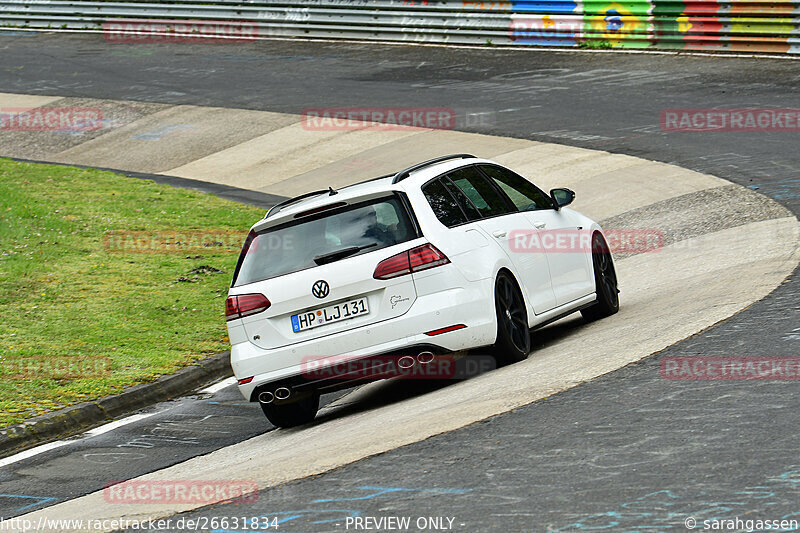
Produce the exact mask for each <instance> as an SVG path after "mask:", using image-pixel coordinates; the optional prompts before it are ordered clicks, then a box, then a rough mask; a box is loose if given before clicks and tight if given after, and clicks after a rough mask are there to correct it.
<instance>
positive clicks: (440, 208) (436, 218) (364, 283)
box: [226, 154, 619, 427]
mask: <svg viewBox="0 0 800 533" xmlns="http://www.w3.org/2000/svg"><path fill="white" fill-rule="evenodd" d="M574 197H575V194H574V193H573V192H572V191H570V190H569V189H563V188H560V189H553V190H551V191H550V194H549V195H548V194H546V193H544V192H543V191H541V190H540V189H539V188H537V187H536V186H535V185H534V184H533V183H531V182H530V181H528V180H526V179H525V178H523V177H521V176H520V175H518V174H516V173H515V172H513V171H511V170H509V169H508V168H506V167H504V166H502V165H499V164H497V163H494V162H492V161H489V160H486V159H480V158H476V157H474V156H471V155H467V154H457V155H450V156H444V157H439V158H436V159H432V160H430V161H425V162H424V163H420V164H418V165H415V166H413V167H410V168H408V169H405V170H403V171H400V172H398V173H396V174H391V175H388V176H382V177H380V178H375V179H372V180H370V181H366V182H363V183H359V184H356V185H351V186H348V187H343V188H341V189H339V190H333V189H328V190H325V191H316V192H311V193H308V194H304V195H302V196H298V197H296V198H292V199H289V200H286V201H284V202H281V203H279V204H278V205H276V206H274V207H273V208H272V209H270V210H269V212H268V213H267V214H266V216H265V217H264V218H263V219H262V220H260V221H258V222H256V223H255V224H254V225H253V227H252V229H251V231H250V234H249V235H248V237H247V239H246V242H245V244H244V248H243V250H242V253H241V255H240V257H239V262H238V264H237V266H236V271H235V273H234V276H233V283H232V285H231V288H230V291H229V296H228V299H227V302H226V316H227V320H228V332H229V336H230V341H231V345H232V346H231V364H232V366H233V371H234V373H235V375H236V378H237V379H238V383H239V389H240V391H241V392H242V394H243V395H244V397H245V398H246V399H248V400H249V401H258V402H259V403H260V404H261V407H262V409H263V411H264V414H265V415H266V416H267V418H268V419H269V420H270V422H272V423H273V424H274V425H275V426H278V427H290V426H295V425H299V424H303V423H306V422H308V421H310V420H312V419H313V418H314V417H315V416H316V413H317V410H318V408H319V396H320V394H321V393H322V392H328V391H333V390H337V389H342V388H346V387H351V386H353V385H355V384H358V383H361V382H365V381H370V380H373V379H375V378H376V376H377V377H381V376H382V375H380V374H370V375H368V376H367V375H364V374H358V373H356V374H348V373H347V372H344V373H341V372H338V373H337V372H329V373H325V372H319V370H320V369H321V368H322V369H324V368H328V369H330V368H332V367H334V366H336V365H338V364H340V363H341V362H345V363H353V362H357V363H362V362H365V361H380V364H382V365H383V364H396V365H397V366H398V367H399V368H409V367H413V366H415V365H417V366H420V365H426V364H429V363H430V362H431V361H432V360H434V359H435V358H436V357H437V356H446V355H447V354H452V353H456V352H459V353H461V352H464V351H466V350H471V349H474V348H481V347H489V348H491V353H492V354H493V355H494V357H495V359H496V361H497V363H498V364H508V363H513V362H516V361H520V360H523V359H524V358H525V357H526V356H527V354H528V351H529V350H530V330H531V329H533V328H537V327H541V326H543V325H544V324H547V323H549V322H552V321H554V320H557V319H559V318H561V317H563V316H565V315H568V314H570V313H573V312H576V311H580V312H581V313H582V314H583V315H584V317H585V318H586V319H589V320H594V319H597V318H600V317H603V316H607V315H610V314H613V313H615V312H617V310H618V309H619V299H618V292H619V291H618V290H617V278H616V274H615V270H614V265H613V261H612V258H611V254H610V252H609V249H608V245H607V244H606V239H605V237H604V236H603V233H602V230H601V228H600V226H599V225H598V224H597V223H596V222H594V221H592V220H591V219H589V218H588V217H586V216H584V215H582V214H580V213H578V212H577V211H574V210H572V209H569V208H567V207H565V206H567V205H568V204H569V203H570V202H572V200H573V198H574ZM575 235H578V236H579V238H578V239H575ZM548 242H549V243H550V245H543V244H546V243H548ZM553 243H556V244H558V243H560V245H558V246H556V245H554V244H553ZM564 243H566V248H565V247H564ZM576 243H578V244H577V245H576ZM309 369H313V370H314V371H313V372H310V371H309Z"/></svg>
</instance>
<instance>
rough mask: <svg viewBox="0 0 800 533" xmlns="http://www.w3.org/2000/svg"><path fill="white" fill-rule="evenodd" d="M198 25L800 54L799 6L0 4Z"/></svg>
mask: <svg viewBox="0 0 800 533" xmlns="http://www.w3.org/2000/svg"><path fill="white" fill-rule="evenodd" d="M144 21H149V22H151V23H159V22H160V24H155V25H153V24H151V25H150V26H148V25H147V23H146V22H144ZM198 21H204V22H206V23H209V24H213V23H216V22H220V21H225V22H227V23H229V24H236V25H247V27H248V29H249V30H248V31H249V33H248V34H247V35H248V37H249V38H269V37H284V38H286V37H298V38H327V39H336V38H345V39H359V40H374V41H394V42H396V41H400V42H428V43H452V44H497V45H510V44H514V45H539V46H552V45H557V46H581V47H587V48H640V49H648V48H655V49H669V50H706V51H735V52H773V53H788V54H799V53H800V0H771V1H767V0H619V1H613V0H584V1H582V2H581V1H578V0H575V1H572V0H514V1H510V2H493V1H456V0H306V1H304V2H285V1H280V0H257V1H252V2H237V1H233V0H217V1H214V2H208V3H204V4H201V3H196V2H193V1H192V0H173V1H171V2H169V3H166V2H158V3H156V2H147V1H129V2H105V1H95V2H80V1H64V0H5V1H2V0H0V26H16V27H29V28H65V29H87V30H101V31H106V32H111V31H113V32H116V35H117V37H119V36H120V35H124V34H131V35H147V34H148V32H150V33H152V32H153V31H155V30H154V29H153V28H154V27H155V28H157V29H158V31H159V32H160V34H162V35H179V36H183V37H188V36H191V35H198V34H197V33H196V32H197V27H196V24H197V22H198ZM181 22H183V23H187V22H194V23H195V26H191V25H190V26H189V27H188V29H187V25H186V24H183V25H181ZM237 35H238V36H239V37H240V38H241V34H237Z"/></svg>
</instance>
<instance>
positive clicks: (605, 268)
mask: <svg viewBox="0 0 800 533" xmlns="http://www.w3.org/2000/svg"><path fill="white" fill-rule="evenodd" d="M592 265H593V266H594V285H595V291H596V292H597V301H596V303H595V304H594V305H592V306H590V307H587V308H586V309H582V310H581V314H582V315H583V318H584V319H586V320H587V321H589V322H591V321H593V320H598V319H600V318H604V317H607V316H610V315H613V314H614V313H616V312H617V311H619V288H618V287H617V272H616V270H615V269H614V259H613V258H612V257H611V251H610V250H609V249H608V244H606V240H605V239H604V238H603V235H602V234H600V233H599V232H596V233H595V234H594V235H593V236H592Z"/></svg>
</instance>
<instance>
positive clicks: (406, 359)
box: [258, 351, 436, 404]
mask: <svg viewBox="0 0 800 533" xmlns="http://www.w3.org/2000/svg"><path fill="white" fill-rule="evenodd" d="M435 357H436V356H435V355H433V353H432V352H427V351H426V352H420V353H418V354H417V357H416V358H414V357H412V356H410V355H404V356H403V357H401V358H400V359H398V360H397V366H399V367H400V368H402V369H403V370H408V369H409V368H411V367H413V366H414V365H416V364H417V363H419V364H421V365H427V364H428V363H430V362H431V361H433V360H434V358H435ZM291 395H292V391H291V390H290V389H289V388H288V387H278V388H277V389H275V392H270V391H264V392H262V393H260V394H259V395H258V401H259V402H261V403H263V404H270V403H272V402H274V401H275V400H288V399H289V397H290V396H291Z"/></svg>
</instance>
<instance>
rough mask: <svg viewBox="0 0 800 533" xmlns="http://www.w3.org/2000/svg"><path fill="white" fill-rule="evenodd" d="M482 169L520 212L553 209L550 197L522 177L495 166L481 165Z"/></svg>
mask: <svg viewBox="0 0 800 533" xmlns="http://www.w3.org/2000/svg"><path fill="white" fill-rule="evenodd" d="M480 169H481V170H482V171H483V172H484V173H485V174H486V175H487V176H489V177H490V178H491V179H492V180H494V182H495V183H496V184H497V186H498V187H500V188H501V189H503V192H504V193H506V195H507V196H508V197H509V198H510V199H511V202H513V204H514V205H515V206H516V207H517V209H519V210H520V211H535V210H537V209H552V208H553V202H552V200H551V199H550V197H549V196H547V195H546V194H545V193H544V192H542V190H541V189H539V188H538V187H537V186H536V185H534V184H533V183H531V182H529V181H528V180H526V179H525V178H523V177H522V176H520V175H518V174H515V173H514V172H511V171H510V170H508V169H505V168H502V167H496V166H494V165H480Z"/></svg>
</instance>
